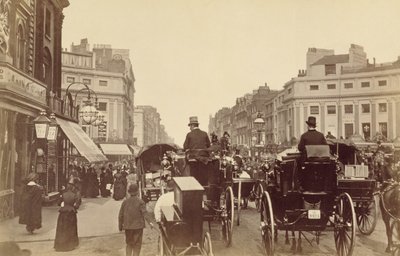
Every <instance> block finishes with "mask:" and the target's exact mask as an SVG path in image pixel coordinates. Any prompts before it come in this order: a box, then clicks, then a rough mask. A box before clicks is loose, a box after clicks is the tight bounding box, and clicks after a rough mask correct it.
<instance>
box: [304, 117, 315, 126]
mask: <svg viewBox="0 0 400 256" xmlns="http://www.w3.org/2000/svg"><path fill="white" fill-rule="evenodd" d="M306 123H307V124H308V125H309V126H312V127H315V126H316V125H317V119H316V118H315V116H309V117H308V120H307V121H306Z"/></svg>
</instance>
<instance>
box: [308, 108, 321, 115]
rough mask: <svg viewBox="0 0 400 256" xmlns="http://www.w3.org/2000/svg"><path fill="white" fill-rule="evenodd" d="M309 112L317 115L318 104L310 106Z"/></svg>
mask: <svg viewBox="0 0 400 256" xmlns="http://www.w3.org/2000/svg"><path fill="white" fill-rule="evenodd" d="M310 114H311V115H318V114H319V106H310Z"/></svg>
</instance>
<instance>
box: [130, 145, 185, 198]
mask: <svg viewBox="0 0 400 256" xmlns="http://www.w3.org/2000/svg"><path fill="white" fill-rule="evenodd" d="M179 150H180V148H179V146H177V145H174V144H153V145H150V146H147V147H145V148H143V149H142V150H141V151H140V152H139V153H138V156H137V157H136V166H137V176H138V184H139V189H140V190H139V191H140V196H141V198H142V199H143V200H144V201H146V202H148V201H156V200H157V199H158V198H159V197H160V195H161V194H163V193H164V189H165V187H166V186H165V182H166V180H167V179H170V177H173V176H176V175H177V171H176V167H175V161H174V160H175V159H173V158H172V157H171V153H176V152H178V151H179ZM164 156H166V159H164Z"/></svg>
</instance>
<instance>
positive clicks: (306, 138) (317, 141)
mask: <svg viewBox="0 0 400 256" xmlns="http://www.w3.org/2000/svg"><path fill="white" fill-rule="evenodd" d="M306 124H307V125H308V130H307V131H306V132H305V133H303V134H302V135H301V137H300V142H299V145H298V146H297V148H298V149H299V151H300V152H301V153H302V154H305V151H306V146H307V145H328V143H327V142H326V139H325V136H324V134H322V133H320V132H318V131H317V130H316V127H317V121H316V118H315V117H314V116H309V117H308V120H307V121H306Z"/></svg>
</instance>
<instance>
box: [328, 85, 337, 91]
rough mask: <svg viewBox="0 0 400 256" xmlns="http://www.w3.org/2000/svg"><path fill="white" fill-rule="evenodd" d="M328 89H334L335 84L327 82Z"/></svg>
mask: <svg viewBox="0 0 400 256" xmlns="http://www.w3.org/2000/svg"><path fill="white" fill-rule="evenodd" d="M328 89H329V90H333V89H336V84H328Z"/></svg>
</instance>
